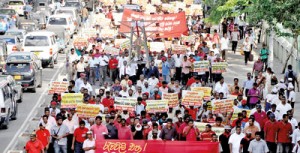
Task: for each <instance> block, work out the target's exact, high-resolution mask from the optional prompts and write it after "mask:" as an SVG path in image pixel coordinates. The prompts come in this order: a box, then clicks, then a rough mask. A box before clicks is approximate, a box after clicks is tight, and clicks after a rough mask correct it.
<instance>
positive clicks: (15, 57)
mask: <svg viewBox="0 0 300 153" xmlns="http://www.w3.org/2000/svg"><path fill="white" fill-rule="evenodd" d="M16 60H30V55H9V56H8V57H7V61H16Z"/></svg>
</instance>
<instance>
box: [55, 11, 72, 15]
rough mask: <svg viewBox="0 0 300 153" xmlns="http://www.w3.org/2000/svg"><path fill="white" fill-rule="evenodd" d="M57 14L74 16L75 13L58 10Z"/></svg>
mask: <svg viewBox="0 0 300 153" xmlns="http://www.w3.org/2000/svg"><path fill="white" fill-rule="evenodd" d="M56 14H71V15H72V16H73V11H71V10H57V12H56Z"/></svg>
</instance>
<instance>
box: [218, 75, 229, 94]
mask: <svg viewBox="0 0 300 153" xmlns="http://www.w3.org/2000/svg"><path fill="white" fill-rule="evenodd" d="M214 92H217V93H221V92H222V93H224V98H227V96H228V95H230V93H229V89H228V85H227V83H225V82H224V77H221V80H220V81H219V82H217V83H216V85H215V89H214Z"/></svg>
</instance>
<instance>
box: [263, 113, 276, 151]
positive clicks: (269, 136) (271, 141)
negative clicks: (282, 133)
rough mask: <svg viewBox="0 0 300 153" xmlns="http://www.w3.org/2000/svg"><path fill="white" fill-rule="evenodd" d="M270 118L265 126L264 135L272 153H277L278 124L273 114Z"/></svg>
mask: <svg viewBox="0 0 300 153" xmlns="http://www.w3.org/2000/svg"><path fill="white" fill-rule="evenodd" d="M269 118H270V120H268V121H267V122H266V123H265V125H264V132H265V134H264V135H265V140H266V142H267V146H268V148H269V150H270V153H276V151H277V143H276V140H277V138H276V135H277V131H278V123H277V121H276V120H275V115H274V114H273V113H271V114H270V115H269Z"/></svg>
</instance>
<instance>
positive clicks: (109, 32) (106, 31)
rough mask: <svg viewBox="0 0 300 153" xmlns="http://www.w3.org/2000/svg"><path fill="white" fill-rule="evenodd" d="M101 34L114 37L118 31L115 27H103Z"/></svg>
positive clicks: (103, 36) (105, 36) (104, 36)
mask: <svg viewBox="0 0 300 153" xmlns="http://www.w3.org/2000/svg"><path fill="white" fill-rule="evenodd" d="M100 35H101V37H102V38H114V36H115V35H117V31H116V30H114V29H102V30H101V32H100Z"/></svg>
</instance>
